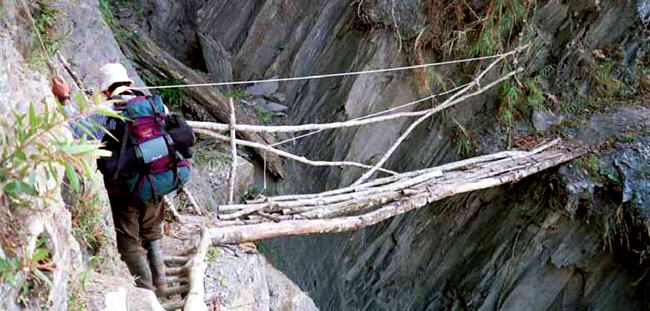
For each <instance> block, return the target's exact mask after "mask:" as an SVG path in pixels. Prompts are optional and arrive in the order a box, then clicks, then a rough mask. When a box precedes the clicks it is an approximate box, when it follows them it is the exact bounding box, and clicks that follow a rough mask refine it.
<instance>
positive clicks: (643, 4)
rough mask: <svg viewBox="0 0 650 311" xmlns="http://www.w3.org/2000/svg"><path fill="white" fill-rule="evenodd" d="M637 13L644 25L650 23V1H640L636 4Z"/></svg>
mask: <svg viewBox="0 0 650 311" xmlns="http://www.w3.org/2000/svg"><path fill="white" fill-rule="evenodd" d="M636 8H637V12H638V13H639V17H640V18H641V21H643V22H644V23H646V24H647V23H648V22H650V1H648V0H639V1H638V2H637V4H636Z"/></svg>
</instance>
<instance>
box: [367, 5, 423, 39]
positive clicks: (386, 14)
mask: <svg viewBox="0 0 650 311" xmlns="http://www.w3.org/2000/svg"><path fill="white" fill-rule="evenodd" d="M362 4H363V5H362V7H361V8H362V12H363V13H365V14H367V15H368V17H369V18H370V19H371V20H372V21H373V22H375V23H381V24H383V25H385V26H389V27H391V28H393V29H394V27H395V24H397V27H398V29H399V31H400V34H401V36H402V39H404V40H408V39H412V38H415V37H416V36H417V35H418V33H419V32H420V31H421V30H422V27H424V24H423V22H424V21H425V20H426V19H425V18H424V15H423V13H422V7H423V5H422V3H421V1H420V0H366V1H364V2H362Z"/></svg>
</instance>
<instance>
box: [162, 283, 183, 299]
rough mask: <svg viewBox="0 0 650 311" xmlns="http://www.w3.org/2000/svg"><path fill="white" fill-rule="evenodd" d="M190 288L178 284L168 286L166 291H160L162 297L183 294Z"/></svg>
mask: <svg viewBox="0 0 650 311" xmlns="http://www.w3.org/2000/svg"><path fill="white" fill-rule="evenodd" d="M189 290H190V286H189V285H179V286H175V287H170V288H168V289H167V290H166V291H164V292H162V293H161V296H162V297H169V296H174V295H180V294H185V293H187V292H188V291H189Z"/></svg>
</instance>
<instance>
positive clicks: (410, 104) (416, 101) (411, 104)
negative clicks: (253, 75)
mask: <svg viewBox="0 0 650 311" xmlns="http://www.w3.org/2000/svg"><path fill="white" fill-rule="evenodd" d="M468 84H469V83H466V84H463V85H461V86H457V87H455V88H453V89H451V90H447V91H444V92H440V93H438V94H434V95H430V96H427V97H425V98H420V99H417V100H415V101H412V102H408V103H406V104H403V105H400V106H397V107H393V108H390V109H386V110H383V111H378V112H375V113H371V114H369V115H365V116H360V117H357V118H354V119H351V120H350V121H357V120H365V119H368V118H372V117H376V116H379V115H382V114H386V113H389V112H392V111H395V110H399V109H402V108H406V107H410V106H413V105H416V104H419V103H421V102H424V101H427V100H430V99H434V98H436V97H439V96H443V95H447V94H449V93H452V92H455V91H457V90H460V89H461V88H463V87H465V86H467V85H468ZM322 131H324V130H315V131H313V132H309V133H306V134H302V135H300V136H296V137H293V138H289V139H285V140H283V141H281V142H277V143H275V144H272V145H271V147H276V146H279V145H283V144H286V143H288V142H292V141H297V140H299V139H301V138H305V137H308V136H311V135H314V134H318V133H320V132H322Z"/></svg>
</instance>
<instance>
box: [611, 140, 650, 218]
mask: <svg viewBox="0 0 650 311" xmlns="http://www.w3.org/2000/svg"><path fill="white" fill-rule="evenodd" d="M613 158H614V165H615V166H616V168H617V169H618V171H619V173H620V174H621V176H622V181H623V199H622V201H623V203H628V204H630V205H631V206H632V207H633V208H636V209H638V210H639V211H641V212H642V215H644V216H645V218H650V136H643V137H639V138H637V141H636V142H635V143H633V144H632V145H631V146H629V147H628V148H625V149H623V150H621V151H618V152H616V153H615V154H614V155H613Z"/></svg>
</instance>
